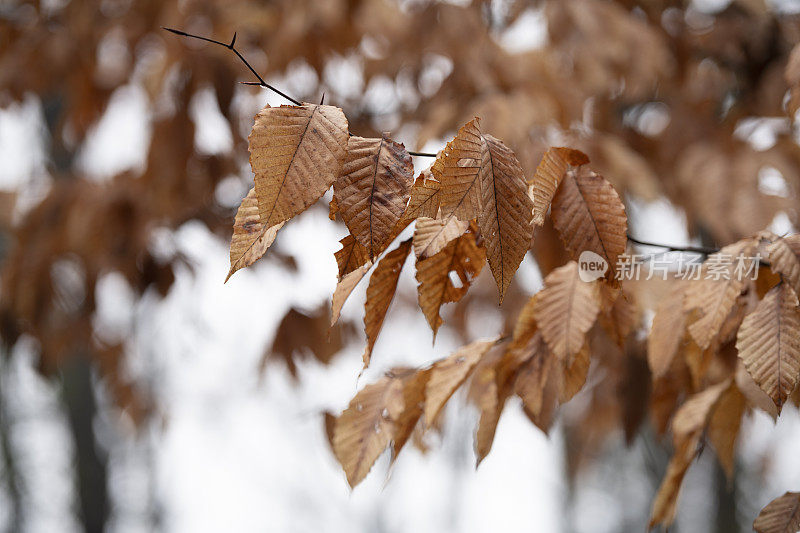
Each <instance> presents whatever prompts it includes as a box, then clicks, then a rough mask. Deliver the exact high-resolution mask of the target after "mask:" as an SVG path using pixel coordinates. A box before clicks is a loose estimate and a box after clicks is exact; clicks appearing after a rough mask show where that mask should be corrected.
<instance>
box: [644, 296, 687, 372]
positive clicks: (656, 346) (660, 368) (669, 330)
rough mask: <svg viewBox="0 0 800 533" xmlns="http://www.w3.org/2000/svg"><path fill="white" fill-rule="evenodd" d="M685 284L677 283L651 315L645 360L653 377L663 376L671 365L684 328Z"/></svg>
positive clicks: (681, 339)
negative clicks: (652, 315) (651, 320)
mask: <svg viewBox="0 0 800 533" xmlns="http://www.w3.org/2000/svg"><path fill="white" fill-rule="evenodd" d="M684 290H685V286H684V285H683V284H681V283H678V284H677V285H676V286H675V287H674V288H673V290H672V291H670V292H669V294H668V295H667V296H666V297H665V298H664V299H663V300H662V301H661V303H660V304H659V305H658V308H656V314H655V316H654V317H653V325H652V327H651V328H650V337H649V338H648V340H647V362H648V364H649V365H650V371H651V372H652V373H653V379H658V378H660V377H661V376H663V375H664V374H665V373H666V372H667V370H669V368H670V366H671V365H672V359H673V358H674V357H675V354H676V353H677V352H678V348H679V347H680V345H681V342H682V341H683V333H684V331H685V329H686V312H685V311H684V309H683V297H684Z"/></svg>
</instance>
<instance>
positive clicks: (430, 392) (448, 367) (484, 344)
mask: <svg viewBox="0 0 800 533" xmlns="http://www.w3.org/2000/svg"><path fill="white" fill-rule="evenodd" d="M494 344H495V339H492V340H488V341H475V342H472V343H470V344H467V345H466V346H462V347H461V348H459V349H458V350H456V351H455V352H453V353H452V354H450V355H449V356H448V357H446V358H445V359H442V360H440V361H437V362H436V363H434V365H433V367H432V369H431V377H430V379H429V380H428V383H427V385H426V387H425V408H424V411H425V425H426V426H429V427H430V426H432V425H433V424H434V423H435V421H436V418H437V417H438V416H439V413H440V412H441V410H442V407H444V404H445V403H447V400H449V399H450V397H451V396H452V395H453V393H454V392H455V391H456V389H458V388H459V387H460V386H461V384H462V383H464V381H465V380H466V379H467V378H468V377H469V375H470V373H471V372H472V370H473V369H474V368H475V365H477V364H478V361H480V359H481V357H483V355H484V354H485V353H486V352H488V351H489V349H491V347H492V346H494Z"/></svg>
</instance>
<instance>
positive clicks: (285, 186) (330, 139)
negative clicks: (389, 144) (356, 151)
mask: <svg viewBox="0 0 800 533" xmlns="http://www.w3.org/2000/svg"><path fill="white" fill-rule="evenodd" d="M248 140H249V144H250V166H251V167H252V169H253V174H255V190H256V196H257V197H258V210H259V213H260V214H261V221H262V222H263V223H264V224H265V225H266V226H268V227H271V226H274V225H276V224H279V223H281V222H284V221H286V220H289V219H290V218H292V217H294V216H295V215H298V214H300V213H302V212H303V211H305V210H306V209H307V208H308V207H309V206H310V205H311V204H313V203H314V202H316V201H317V200H318V199H319V198H320V196H322V195H323V194H325V191H327V190H328V189H329V188H330V186H331V185H333V182H334V181H336V178H337V177H339V173H340V170H341V168H342V163H343V162H344V159H345V154H346V152H347V140H348V134H347V119H346V118H345V116H344V113H343V112H342V110H341V109H339V108H338V107H333V106H328V105H313V104H304V105H302V106H281V107H269V106H267V107H265V108H264V109H262V110H261V111H260V112H259V113H258V114H257V115H256V119H255V124H254V125H253V130H252V131H251V132H250V137H249V138H248Z"/></svg>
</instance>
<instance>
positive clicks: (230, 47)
mask: <svg viewBox="0 0 800 533" xmlns="http://www.w3.org/2000/svg"><path fill="white" fill-rule="evenodd" d="M161 29H163V30H166V31H168V32H170V33H174V34H175V35H180V36H181V37H190V38H192V39H198V40H200V41H205V42H207V43H212V44H216V45H219V46H222V47H224V48H227V49H228V50H231V51H232V52H233V53H234V54H236V57H238V58H239V59H240V60H241V61H242V63H244V65H245V66H246V67H247V68H248V70H250V72H252V73H253V75H254V76H255V77H256V78H258V81H257V82H255V81H243V82H240V83H242V84H243V85H257V86H259V87H264V88H265V89H269V90H270V91H272V92H274V93H276V94H279V95H280V96H283V97H284V98H286V99H287V100H289V101H290V102H292V103H293V104H294V105H298V106H299V105H303V104H302V103H301V102H299V101H298V100H296V99H294V98H292V97H291V96H289V95H288V94H286V93H285V92H283V91H281V90H279V89H277V88H275V87H273V86H272V85H270V84H269V83H267V82H265V81H264V78H262V77H261V76H260V75H259V74H258V72H256V69H254V68H253V67H252V65H250V63H248V62H247V60H246V59H245V58H244V56H243V55H242V54H241V53H240V52H239V50H237V49H236V47H235V46H234V45H235V44H236V33H235V32H234V34H233V39H231V42H230V44H226V43H223V42H222V41H217V40H216V39H209V38H208V37H203V36H200V35H194V34H192V33H186V32H185V31H181V30H176V29H173V28H167V27H164V26H161ZM324 98H325V96H324V95H323V99H324ZM320 105H321V104H320ZM351 135H352V134H351ZM408 153H409V155H415V156H418V157H436V154H434V153H431V152H411V151H409V152H408Z"/></svg>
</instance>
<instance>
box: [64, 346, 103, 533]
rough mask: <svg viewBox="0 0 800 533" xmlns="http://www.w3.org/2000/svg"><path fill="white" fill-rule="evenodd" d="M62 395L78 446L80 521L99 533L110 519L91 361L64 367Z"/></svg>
mask: <svg viewBox="0 0 800 533" xmlns="http://www.w3.org/2000/svg"><path fill="white" fill-rule="evenodd" d="M61 395H62V401H63V402H64V406H65V407H66V409H67V418H68V419H69V428H70V431H71V433H72V438H73V440H74V442H75V456H76V457H75V459H76V472H77V477H78V479H77V482H78V487H77V488H78V499H79V506H80V517H81V519H82V521H83V525H84V530H85V531H86V532H87V533H100V532H102V531H103V529H104V528H105V525H106V522H107V521H108V516H109V502H108V485H107V483H108V469H107V461H108V458H107V455H106V453H104V452H103V451H102V450H99V449H98V443H97V441H96V439H95V434H94V427H93V423H94V419H95V415H96V414H97V401H96V399H95V394H94V387H93V386H92V373H91V366H90V364H89V361H87V360H86V359H84V358H75V359H74V360H72V361H70V362H69V363H67V364H66V365H64V367H63V369H62V372H61Z"/></svg>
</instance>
